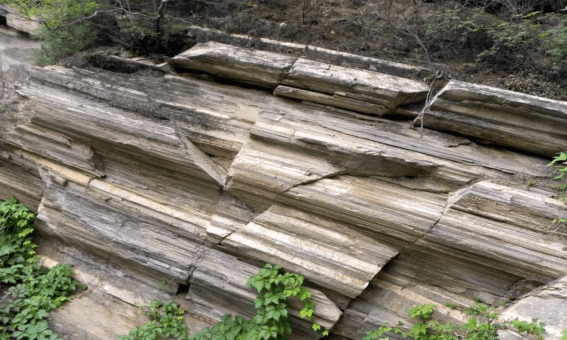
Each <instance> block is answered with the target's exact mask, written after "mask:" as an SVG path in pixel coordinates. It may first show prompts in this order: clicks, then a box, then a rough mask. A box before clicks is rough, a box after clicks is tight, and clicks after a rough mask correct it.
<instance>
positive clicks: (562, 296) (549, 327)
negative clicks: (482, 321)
mask: <svg viewBox="0 0 567 340" xmlns="http://www.w3.org/2000/svg"><path fill="white" fill-rule="evenodd" d="M566 299H567V276H565V277H562V278H560V279H558V280H555V281H553V282H550V283H549V284H547V285H545V286H542V287H539V288H537V289H535V290H534V291H532V292H530V293H528V294H525V295H524V296H522V297H521V299H520V300H519V301H518V302H516V303H515V304H514V305H512V306H511V307H509V308H507V309H506V311H504V313H502V316H501V317H500V319H501V320H502V321H511V320H514V319H516V318H517V319H519V320H521V321H527V322H532V319H534V318H535V319H538V323H539V322H544V323H545V324H546V326H545V330H546V338H547V339H560V338H561V337H562V334H561V332H562V331H563V330H565V329H567V313H565V310H567V302H566Z"/></svg>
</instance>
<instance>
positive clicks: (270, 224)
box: [0, 43, 567, 340]
mask: <svg viewBox="0 0 567 340" xmlns="http://www.w3.org/2000/svg"><path fill="white" fill-rule="evenodd" d="M274 58H275V59H274ZM273 60H276V61H277V62H271V61H273ZM170 64H171V65H172V66H174V67H175V68H176V70H177V71H178V72H179V73H184V72H187V71H188V70H191V72H197V73H210V74H212V75H214V76H216V77H222V78H229V79H231V80H235V81H237V83H227V82H223V83H217V82H215V81H212V80H205V79H203V78H206V77H202V76H199V77H193V76H192V75H194V73H191V74H183V75H176V74H169V75H164V76H161V77H151V78H149V77H145V76H142V75H126V74H119V73H112V72H107V71H102V70H101V71H99V72H93V71H89V70H83V69H65V68H62V67H49V68H31V69H30V68H29V67H28V68H27V69H26V67H20V66H18V65H15V64H14V65H12V64H10V65H8V66H3V68H2V72H3V73H2V79H3V82H4V85H6V84H7V82H8V79H10V81H11V79H13V77H12V75H13V74H18V75H19V76H18V77H19V78H18V79H20V80H21V81H18V85H17V86H15V87H14V86H13V82H12V81H11V82H10V86H5V87H3V88H5V90H3V91H4V94H3V97H2V104H3V105H5V106H4V107H5V109H4V110H3V111H1V112H0V114H1V118H2V121H3V122H4V123H3V124H2V126H1V127H0V146H1V148H0V156H1V158H0V165H2V166H0V196H1V197H0V198H2V199H5V198H8V197H10V196H13V195H15V196H17V197H18V198H20V199H21V200H22V201H23V202H24V203H26V204H28V205H30V206H31V208H32V209H34V210H35V209H37V211H38V212H39V215H38V226H39V228H40V231H41V233H42V235H43V237H44V238H45V240H46V241H44V242H52V240H54V239H56V240H58V241H57V242H56V243H54V246H53V247H50V249H51V250H49V251H48V252H51V253H50V254H49V258H50V259H52V260H54V261H55V260H58V261H69V262H72V263H74V264H75V265H76V266H77V267H78V268H81V271H80V272H81V273H86V274H84V275H86V276H85V277H88V275H89V273H92V274H90V275H94V276H98V277H99V279H98V281H97V280H95V279H92V277H91V279H88V278H87V279H85V282H87V284H89V282H92V283H90V284H92V285H94V286H96V288H93V290H92V292H90V293H87V294H86V295H84V298H79V299H77V302H73V303H75V305H73V306H75V307H71V308H73V309H72V310H75V311H76V310H79V309H87V308H89V307H88V306H94V305H96V301H97V299H100V301H101V305H102V306H103V307H100V306H99V307H93V308H94V309H93V310H97V311H100V314H103V312H104V311H106V310H107V309H108V308H107V306H109V305H111V304H110V301H121V302H119V306H120V307H117V308H116V310H117V313H118V314H119V317H117V320H124V321H120V322H121V323H124V324H128V325H133V324H138V323H139V322H141V321H140V320H138V319H137V318H136V317H135V316H134V315H131V310H130V309H129V307H128V306H130V307H131V306H132V305H139V304H143V303H147V300H148V299H149V298H150V297H151V296H156V297H157V296H159V297H161V298H167V297H174V296H175V297H176V301H178V302H179V303H180V304H181V305H182V306H183V307H184V308H185V309H186V310H187V311H188V312H189V313H188V314H189V315H191V318H193V319H191V322H196V321H195V320H197V319H199V320H200V322H201V323H202V324H211V323H214V322H216V321H218V320H220V318H221V317H222V316H223V314H225V313H232V314H242V315H244V316H252V315H253V314H254V305H253V300H254V298H255V293H254V291H253V290H252V289H251V288H249V287H247V286H246V282H247V280H248V277H250V276H251V275H254V274H256V273H257V272H258V270H259V268H260V267H261V266H262V265H263V264H264V263H266V262H271V263H274V264H275V263H277V264H280V265H282V267H283V269H284V270H285V271H288V272H297V273H300V274H301V275H303V276H305V277H306V278H307V279H308V281H309V286H310V288H311V289H312V291H313V296H314V301H315V305H316V308H315V319H314V321H315V322H317V323H319V324H321V325H323V326H324V327H325V328H327V329H330V330H331V338H334V339H353V340H354V339H360V338H362V336H363V335H364V332H365V331H367V330H371V329H373V328H376V327H379V326H380V325H383V324H384V323H385V322H386V321H389V322H392V323H397V321H399V320H406V321H407V313H406V310H407V309H408V308H410V307H413V306H414V305H416V304H419V303H434V304H437V305H438V306H439V307H438V312H436V313H438V314H436V315H437V316H438V317H439V318H441V319H442V320H445V321H451V322H460V321H462V320H463V316H462V315H460V313H459V312H458V311H452V310H449V309H447V308H444V307H442V304H443V303H445V302H452V303H455V304H456V305H457V308H458V309H461V310H462V309H463V308H466V307H467V306H470V305H471V304H472V303H473V301H474V299H475V298H477V297H478V298H480V299H481V300H482V301H484V302H487V303H494V302H496V301H498V300H506V301H513V300H518V302H517V304H515V305H514V306H515V307H512V308H516V309H510V313H512V312H514V311H515V310H519V309H521V306H522V303H531V302H530V301H531V300H529V299H530V298H532V299H533V298H538V299H539V297H540V295H537V294H540V293H538V292H539V290H536V291H533V292H532V295H523V294H526V293H530V292H531V291H532V290H533V289H535V288H537V287H540V286H541V287H544V285H546V284H549V285H550V286H549V287H555V286H553V284H555V283H553V282H554V281H553V280H557V279H560V278H562V277H565V276H566V275H567V246H566V244H567V242H566V239H565V235H564V234H567V232H566V231H565V230H564V228H565V226H564V224H561V223H555V224H552V223H551V220H556V221H559V220H561V219H562V218H567V213H566V211H567V210H566V209H565V204H564V203H562V202H559V201H558V200H557V199H556V198H555V197H556V196H557V193H556V192H554V191H553V190H552V186H553V184H554V182H553V181H552V180H551V178H552V177H553V169H552V168H550V167H547V164H548V163H549V157H546V156H537V155H535V154H540V155H551V154H554V153H557V152H559V151H561V150H562V149H561V148H563V147H564V144H562V143H564V140H562V138H564V136H563V134H562V133H563V132H564V131H563V130H564V129H563V130H562V129H561V127H562V126H564V125H566V124H567V117H565V109H563V106H564V103H561V102H554V101H549V100H544V99H538V100H533V101H532V100H530V101H527V99H526V100H524V99H521V98H523V97H522V96H521V95H510V97H509V98H508V97H506V94H507V93H508V92H502V91H499V90H490V91H492V94H491V95H489V93H488V92H487V91H489V90H487V89H484V88H483V89H480V88H479V87H478V86H476V85H469V84H464V83H456V82H454V83H450V84H449V85H448V86H447V87H446V88H445V89H444V90H442V91H441V92H440V94H439V95H437V97H435V99H434V101H433V104H432V105H431V106H430V107H429V110H428V111H426V113H425V118H424V125H425V126H426V127H429V128H426V129H423V130H421V129H411V128H410V124H409V123H408V122H403V121H392V120H387V119H384V118H380V116H382V115H383V114H388V115H385V116H383V117H392V115H394V116H395V112H396V110H398V109H400V108H401V107H403V106H404V105H406V104H409V103H413V104H417V105H421V104H425V103H424V100H425V98H426V95H427V91H428V88H429V87H428V86H427V85H426V84H424V83H421V82H419V81H416V80H412V79H409V78H401V77H395V76H392V75H387V74H381V73H378V72H376V71H369V70H361V69H351V68H347V67H345V66H338V65H332V64H326V63H324V62H322V61H314V60H310V59H306V58H305V57H301V58H298V57H295V56H291V57H290V56H289V55H277V54H275V53H274V52H269V53H268V52H261V53H260V52H258V51H252V50H245V49H243V48H234V47H231V46H228V45H219V44H213V43H209V44H203V45H197V46H196V48H195V49H194V50H189V51H187V52H186V53H183V54H182V55H180V56H179V57H177V58H174V59H173V60H172V61H171V63H170ZM10 72H11V73H10ZM8 74H10V77H12V78H9V77H8ZM238 82H246V83H252V84H256V85H261V87H259V88H251V87H250V86H249V85H247V86H246V87H241V86H240V85H239V83H238ZM266 88H268V90H266ZM272 89H276V90H275V92H273V93H272ZM483 91H484V92H483ZM479 93H480V94H479ZM288 98H292V99H288ZM297 99H299V100H297ZM520 99H521V100H520ZM469 104H471V105H472V106H471V107H474V109H466V108H467V107H468V105H469ZM473 104H474V105H473ZM475 105H476V106H475ZM498 105H500V106H498ZM504 106H505V107H506V109H505V110H504V109H503V111H502V112H498V114H496V113H495V110H497V108H498V107H501V108H503V107H504ZM451 110H452V111H451ZM459 110H460V111H459ZM466 110H468V111H467V112H466V114H467V115H469V117H472V118H470V119H473V120H475V121H476V120H483V119H484V120H487V119H489V120H491V124H492V125H490V128H489V129H488V128H487V129H486V132H483V133H482V134H479V133H477V132H478V131H480V130H481V129H479V128H477V127H474V126H472V127H471V124H469V123H470V121H468V120H460V119H461V118H459V117H461V116H459V115H458V113H459V112H461V113H462V112H464V111H466ZM490 112H492V113H490ZM459 114H460V113H459ZM463 114H464V113H463ZM487 114H490V115H491V116H490V117H489V118H487V116H486V115H487ZM499 114H501V115H502V116H501V117H500V116H499ZM445 116H448V117H449V116H450V117H453V118H447V120H445V118H443V117H445ZM528 116H529V117H533V118H534V119H536V118H537V119H536V120H537V122H536V123H534V124H531V126H529V131H528V132H529V133H525V131H526V130H525V129H527V128H528V127H526V124H527V122H528V120H527V119H528V118H527V117H528ZM451 119H452V120H451ZM467 119H468V118H467ZM459 121H460V122H461V123H459ZM431 122H435V123H431ZM447 122H451V123H447ZM467 122H469V123H467ZM430 123H431V124H430ZM499 127H501V128H502V130H501V131H500V130H498V129H499ZM436 130H438V131H436ZM475 131H477V132H475ZM545 132H547V133H548V138H547V139H546V138H544V137H540V136H542V134H545ZM522 133H524V134H525V138H523V142H519V141H516V142H510V143H508V144H506V143H505V141H508V140H510V141H513V140H514V139H513V138H517V137H513V138H512V137H511V136H521V135H522ZM469 138H470V139H469ZM538 139H540V140H541V141H543V142H542V143H541V147H539V146H538V147H535V146H534V145H536V144H538V143H535V141H536V140H538ZM486 142H490V143H492V144H488V145H484V144H486ZM477 143H483V144H477ZM498 144H503V145H505V146H509V147H513V149H510V148H505V149H499V148H498V147H495V146H494V145H498ZM545 145H547V146H545ZM554 148H555V149H554ZM552 149H553V150H552ZM552 151H553V152H552ZM528 181H530V182H531V183H533V185H532V186H531V187H528V186H526V182H528ZM50 240H51V241H50ZM53 242H55V241H53ZM118 273H120V274H118ZM81 275H83V274H81ZM115 276H118V277H119V278H120V279H116V280H115V281H112V280H113V279H112V277H115ZM557 282H559V283H561V282H562V281H557ZM136 283H138V287H137V288H136V289H134V290H133V291H132V292H129V291H128V290H127V289H125V288H124V287H127V286H129V285H130V286H135V285H136ZM550 289H551V288H550ZM541 294H543V293H541ZM522 297H524V298H522ZM554 299H557V302H553V305H560V304H561V303H563V302H564V301H565V300H564V298H563V297H561V296H554ZM542 301H543V298H541V299H539V300H538V302H537V303H538V304H542V305H543V304H544V302H542ZM77 306H80V307H77ZM299 308H300V306H298V304H297V302H292V303H291V314H292V315H293V316H292V324H293V325H294V326H293V327H294V334H295V336H294V339H295V338H297V339H316V338H319V337H320V334H318V333H313V332H311V331H309V327H310V322H308V321H305V320H303V321H301V320H300V318H298V317H297V314H298V310H299ZM520 312H521V311H520ZM520 312H514V313H520ZM79 314H80V313H79ZM538 317H539V316H538ZM545 317H546V316H545V315H543V316H541V318H542V319H544V318H545ZM548 319H549V321H548V322H549V324H550V325H554V326H553V327H555V328H553V329H554V330H556V329H559V328H560V327H563V326H562V325H563V324H562V322H563V321H562V319H557V318H556V319H554V318H552V317H550V318H548ZM79 320H82V319H81V318H80V317H79V316H77V315H71V314H62V313H59V314H57V317H55V318H54V321H53V323H54V324H57V325H61V326H60V327H59V328H61V329H63V328H65V327H71V328H72V327H75V326H72V325H74V324H77V323H79V322H81V321H79ZM97 322H98V321H97ZM95 329H96V327H87V328H86V329H84V330H82V331H81V332H82V333H81V332H79V331H77V332H75V333H73V332H71V333H69V334H82V335H81V336H84V337H85V338H88V337H89V336H90V335H89V334H91V335H93V334H95V333H96V330H95ZM116 329H117V332H123V329H124V327H122V328H121V327H117V328H116ZM192 331H196V329H194V328H192ZM109 332H110V333H109ZM554 332H555V331H554ZM554 334H555V333H554ZM118 335H123V334H118V333H116V334H114V333H112V332H111V331H110V330H106V328H105V331H104V332H103V333H101V334H97V336H98V337H100V338H103V339H110V338H112V337H113V336H118ZM68 336H70V337H71V338H72V337H73V336H75V335H68ZM93 336H94V335H93Z"/></svg>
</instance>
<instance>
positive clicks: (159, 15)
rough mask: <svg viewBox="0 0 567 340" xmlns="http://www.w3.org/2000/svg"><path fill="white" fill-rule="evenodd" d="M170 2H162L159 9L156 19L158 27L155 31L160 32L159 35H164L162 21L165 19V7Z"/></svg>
mask: <svg viewBox="0 0 567 340" xmlns="http://www.w3.org/2000/svg"><path fill="white" fill-rule="evenodd" d="M168 1H169V0H161V4H160V5H159V8H158V16H157V18H156V19H155V20H156V25H155V30H156V32H158V33H159V34H162V33H163V27H162V25H161V21H162V19H163V15H164V14H163V12H164V11H165V5H166V4H167V2H168Z"/></svg>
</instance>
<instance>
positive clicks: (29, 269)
mask: <svg viewBox="0 0 567 340" xmlns="http://www.w3.org/2000/svg"><path fill="white" fill-rule="evenodd" d="M34 220H35V214H34V213H32V212H31V211H29V209H28V208H26V207H25V206H24V205H22V204H20V203H18V202H17V200H16V199H15V198H11V199H9V200H7V201H4V202H2V203H0V288H2V289H0V291H2V290H3V289H5V288H7V292H8V294H7V295H4V296H0V340H8V339H14V338H16V339H30V340H33V339H39V340H43V339H59V338H58V337H57V335H55V334H53V332H52V331H51V330H50V329H49V325H48V323H47V321H46V320H45V319H46V318H47V317H48V316H49V311H50V310H52V309H54V308H59V307H61V305H62V304H63V303H64V302H65V301H69V300H70V295H71V294H72V293H73V292H74V291H75V290H76V289H77V288H83V286H80V285H79V282H78V281H76V280H73V279H72V278H71V277H72V276H73V274H74V273H73V269H72V268H71V266H70V265H67V264H60V265H57V266H55V267H53V268H51V269H46V268H42V267H41V264H40V263H39V262H38V259H39V256H38V255H36V253H35V251H34V250H33V249H34V248H36V247H37V245H36V244H34V243H33V242H32V241H31V234H32V233H33V231H34V227H33V222H34Z"/></svg>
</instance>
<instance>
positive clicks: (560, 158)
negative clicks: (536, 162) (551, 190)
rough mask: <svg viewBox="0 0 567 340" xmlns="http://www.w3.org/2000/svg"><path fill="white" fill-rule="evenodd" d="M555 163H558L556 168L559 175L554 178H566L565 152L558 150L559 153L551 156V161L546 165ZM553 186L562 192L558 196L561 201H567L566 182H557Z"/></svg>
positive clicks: (566, 154) (566, 161) (566, 153)
mask: <svg viewBox="0 0 567 340" xmlns="http://www.w3.org/2000/svg"><path fill="white" fill-rule="evenodd" d="M555 164H558V166H557V167H556V170H557V171H558V172H559V175H557V176H555V178H554V179H556V180H562V179H566V180H567V176H565V175H566V174H567V152H560V153H559V155H557V156H555V158H553V161H551V163H549V164H547V166H553V165H555ZM555 188H556V189H559V190H561V191H562V193H561V194H560V196H559V199H560V200H561V201H567V182H565V183H561V184H558V185H556V186H555Z"/></svg>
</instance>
